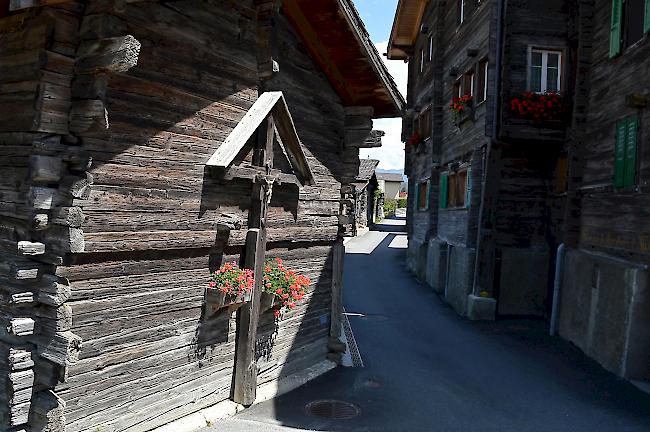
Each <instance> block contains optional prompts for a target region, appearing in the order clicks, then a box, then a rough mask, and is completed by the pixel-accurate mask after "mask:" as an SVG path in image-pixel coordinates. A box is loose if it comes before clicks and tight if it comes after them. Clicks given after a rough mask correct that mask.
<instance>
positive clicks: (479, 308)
mask: <svg viewBox="0 0 650 432" xmlns="http://www.w3.org/2000/svg"><path fill="white" fill-rule="evenodd" d="M496 314H497V301H496V299H493V298H490V297H478V296H475V295H474V294H470V295H468V296H467V318H469V319H471V320H473V321H494V320H495V318H496Z"/></svg>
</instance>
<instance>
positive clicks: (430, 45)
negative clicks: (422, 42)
mask: <svg viewBox="0 0 650 432" xmlns="http://www.w3.org/2000/svg"><path fill="white" fill-rule="evenodd" d="M429 61H430V62H431V61H433V35H429Z"/></svg>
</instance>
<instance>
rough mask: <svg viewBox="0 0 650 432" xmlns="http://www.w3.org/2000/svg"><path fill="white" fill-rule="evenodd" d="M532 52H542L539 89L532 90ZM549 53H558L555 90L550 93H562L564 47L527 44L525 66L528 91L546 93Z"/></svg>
mask: <svg viewBox="0 0 650 432" xmlns="http://www.w3.org/2000/svg"><path fill="white" fill-rule="evenodd" d="M533 53H541V54H542V64H541V66H540V67H541V77H540V91H536V90H533V88H532V85H533V82H532V81H533V80H532V77H533ZM549 54H557V55H558V72H557V80H556V85H557V90H556V91H553V92H552V93H558V94H562V92H563V89H564V85H563V80H564V73H563V69H564V49H562V48H548V47H537V46H529V47H528V67H527V71H528V73H527V78H526V80H527V88H528V91H530V92H533V93H537V94H545V93H548V55H549Z"/></svg>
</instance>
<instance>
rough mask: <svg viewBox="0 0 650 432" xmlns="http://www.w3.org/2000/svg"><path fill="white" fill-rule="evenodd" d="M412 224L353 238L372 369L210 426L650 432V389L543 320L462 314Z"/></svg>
mask: <svg viewBox="0 0 650 432" xmlns="http://www.w3.org/2000/svg"><path fill="white" fill-rule="evenodd" d="M403 223H404V221H403V219H393V220H388V221H386V223H384V224H382V225H379V226H378V227H377V228H376V229H375V230H373V231H371V232H369V233H367V234H365V235H363V236H361V237H358V238H356V239H353V240H351V241H349V242H348V243H347V245H346V252H347V254H346V260H345V291H344V304H345V308H346V311H347V312H348V317H349V320H350V323H351V326H352V329H353V331H354V334H355V337H356V341H357V343H358V346H359V350H360V352H361V355H362V358H363V362H364V365H365V367H363V368H337V369H335V370H333V371H331V372H329V373H327V374H325V375H323V376H321V377H319V378H317V379H316V380H314V381H312V382H310V383H309V384H307V385H305V386H303V387H301V388H299V389H297V390H295V391H293V392H291V393H289V394H286V395H284V396H282V397H280V398H278V399H276V400H272V401H268V402H264V403H261V404H259V405H256V406H254V407H252V408H250V409H249V410H246V411H244V412H243V413H241V414H239V415H238V416H237V417H235V418H234V419H232V420H228V421H226V422H224V423H223V424H219V425H218V426H217V427H215V429H213V430H217V431H224V432H236V431H269V432H275V431H286V430H292V429H290V428H298V429H301V430H319V431H337V432H343V431H345V432H348V431H352V432H362V431H369V432H370V431H372V432H383V431H386V432H418V431H422V432H438V431H440V432H443V431H444V432H446V431H449V432H452V431H453V432H497V431H498V432H528V431H531V432H533V431H535V432H537V431H539V432H558V431H567V432H600V431H612V432H648V431H650V396H648V395H647V394H645V393H642V392H641V391H639V390H637V389H636V388H635V387H633V386H632V385H630V384H628V383H627V382H625V381H622V380H620V379H618V378H616V377H615V376H614V375H612V374H610V373H607V372H605V371H604V370H603V369H601V368H600V367H599V366H598V365H597V364H596V363H594V362H593V361H591V360H590V359H588V358H586V357H585V356H584V355H582V354H581V353H580V352H579V351H578V350H577V349H576V348H574V347H573V346H571V345H570V344H568V343H566V342H564V341H562V340H560V339H559V338H551V337H549V336H548V335H547V324H546V323H544V322H541V321H530V320H507V321H499V322H496V323H475V322H470V321H467V320H464V319H462V318H460V317H458V316H457V315H456V314H455V313H454V312H453V311H452V310H451V309H450V308H449V307H448V306H446V305H445V304H444V303H443V302H442V301H441V300H440V299H439V298H438V296H437V295H435V294H434V293H433V291H432V290H431V289H429V288H427V287H426V286H425V285H423V284H421V283H419V282H417V281H416V280H415V279H414V278H413V277H412V276H411V275H410V274H409V273H408V272H407V270H406V269H405V263H404V259H405V247H406V236H405V233H404V227H403ZM317 399H337V400H343V401H347V402H351V403H354V404H356V405H357V406H358V407H359V408H360V410H361V414H360V415H359V416H358V417H356V418H353V419H349V420H326V419H319V418H315V417H312V416H310V415H308V414H307V413H306V411H305V405H306V404H307V403H309V402H311V401H314V400H317ZM294 430H295V429H294Z"/></svg>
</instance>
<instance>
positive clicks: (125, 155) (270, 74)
mask: <svg viewBox="0 0 650 432" xmlns="http://www.w3.org/2000/svg"><path fill="white" fill-rule="evenodd" d="M402 104H403V101H402V98H401V96H400V94H399V92H398V91H397V88H396V86H395V84H394V83H393V81H392V79H391V78H390V76H389V75H388V73H387V71H386V69H385V67H384V66H383V63H382V60H381V58H380V56H379V54H378V53H377V52H376V50H375V48H374V45H373V44H372V43H371V42H370V40H369V37H368V34H367V33H366V31H365V29H364V27H363V24H362V22H361V20H360V18H359V15H358V13H357V11H356V10H355V9H354V7H353V5H352V2H351V1H350V0H322V1H307V0H285V1H273V0H243V1H236V2H235V1H229V0H174V1H142V0H10V1H7V0H1V1H0V113H1V115H0V165H1V166H2V176H1V177H0V255H1V257H2V259H1V261H0V295H1V303H0V309H1V310H0V316H1V319H2V322H3V326H2V333H0V335H1V336H0V357H1V360H0V368H1V371H0V380H2V383H3V386H2V389H1V390H0V430H3V431H30V432H31V431H50V432H56V431H64V430H65V431H68V432H74V431H107V432H108V431H132V432H135V431H148V430H153V429H155V428H157V427H159V426H161V425H164V424H167V423H169V422H171V421H174V420H176V419H179V418H182V417H183V416H186V415H189V414H191V413H194V412H197V411H199V410H201V409H203V408H206V407H210V406H213V405H215V404H218V403H220V402H221V401H225V400H228V399H233V400H234V401H236V402H238V403H241V404H243V405H249V404H251V403H252V402H253V401H254V400H255V389H256V388H257V386H259V385H263V384H265V383H269V382H274V381H277V380H280V379H282V378H283V377H286V376H289V375H292V374H294V373H296V372H300V371H302V370H304V369H306V368H309V367H311V366H313V365H315V364H318V363H320V362H322V361H324V360H325V359H326V357H327V356H328V345H329V346H330V347H331V346H332V345H334V346H335V347H336V345H337V344H331V343H329V342H331V341H334V342H335V341H336V340H337V339H338V336H339V332H340V327H339V319H338V317H339V313H340V293H341V288H342V287H341V272H342V259H343V245H342V236H343V235H344V234H345V233H346V229H348V227H349V226H350V223H351V217H352V216H351V215H352V214H353V212H354V202H353V201H350V200H349V199H348V198H349V196H350V194H353V191H354V186H353V184H354V182H355V181H356V177H357V175H358V168H359V148H361V147H364V146H367V145H375V144H376V140H375V139H373V135H372V134H371V130H372V118H378V117H379V118H381V117H394V116H398V115H400V112H401V108H402ZM265 257H266V258H272V257H281V258H282V259H283V260H284V261H285V263H286V266H287V267H289V268H291V269H294V270H296V271H298V272H300V273H302V274H304V275H306V276H307V277H309V278H310V279H311V280H312V285H311V287H310V290H309V293H308V295H307V296H306V298H305V299H304V300H303V302H302V303H300V304H299V305H298V307H296V308H295V309H294V310H291V311H290V312H288V313H286V314H284V315H283V317H282V318H281V319H280V320H279V321H278V322H275V320H274V318H273V313H269V312H262V311H261V310H260V307H259V297H260V295H259V288H260V287H259V283H261V277H259V276H260V275H261V268H262V267H261V266H262V263H263V261H264V258H265ZM227 261H236V262H238V263H239V264H240V265H242V266H246V267H247V268H251V269H254V270H255V274H256V276H257V284H258V285H257V287H256V290H255V293H254V295H253V296H252V297H253V298H252V300H251V301H250V302H249V303H247V304H245V305H244V306H242V307H241V308H239V310H238V311H237V312H236V313H233V311H232V309H229V308H222V309H215V308H214V307H213V306H214V305H212V304H210V300H209V297H208V296H206V287H207V283H208V280H209V274H210V272H211V271H214V270H216V269H217V268H218V267H219V266H220V265H221V264H222V263H224V262H227ZM328 343H329V344H328ZM329 357H330V358H334V359H336V353H329Z"/></svg>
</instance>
